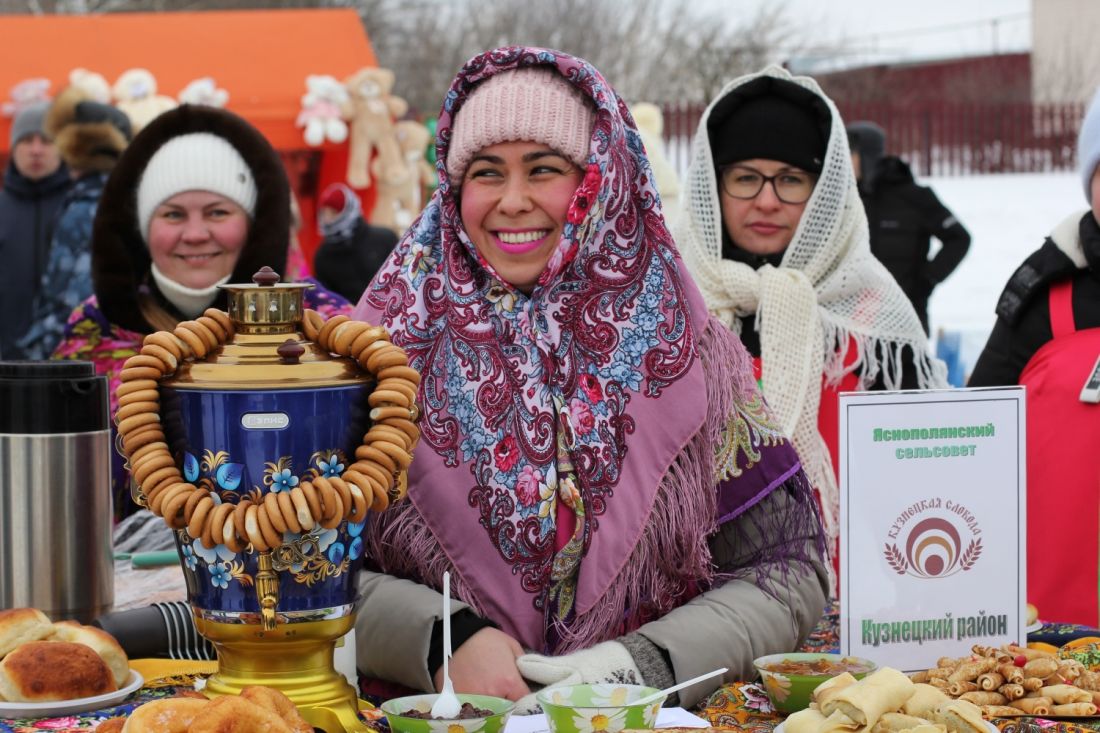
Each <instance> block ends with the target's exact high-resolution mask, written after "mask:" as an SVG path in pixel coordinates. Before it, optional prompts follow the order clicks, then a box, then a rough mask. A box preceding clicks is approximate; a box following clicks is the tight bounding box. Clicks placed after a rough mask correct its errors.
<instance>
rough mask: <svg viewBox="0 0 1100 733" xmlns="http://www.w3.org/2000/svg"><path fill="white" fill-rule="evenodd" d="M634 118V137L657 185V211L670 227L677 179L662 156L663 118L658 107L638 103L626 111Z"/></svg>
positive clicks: (677, 191)
mask: <svg viewBox="0 0 1100 733" xmlns="http://www.w3.org/2000/svg"><path fill="white" fill-rule="evenodd" d="M630 113H631V114H632V115H633V116H634V123H635V124H636V125H637V126H638V134H639V135H641V137H642V144H643V145H645V153H646V157H648V158H649V165H650V167H651V168H652V169H653V182H654V183H655V184H656V185H657V193H658V194H660V196H661V209H662V211H663V212H664V215H665V219H666V220H667V221H668V222H669V224H670V225H671V223H672V221H673V219H674V217H675V216H676V215H677V214H678V213H679V211H680V177H679V176H678V175H677V174H676V169H675V168H673V167H672V164H671V163H669V161H668V158H666V157H665V152H664V150H665V146H664V138H663V137H662V132H663V131H664V126H665V119H664V115H663V114H662V113H661V108H660V107H658V106H657V105H655V104H650V103H649V102H638V103H637V104H635V105H633V106H632V107H631V108H630Z"/></svg>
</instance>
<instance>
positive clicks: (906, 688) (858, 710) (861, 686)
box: [821, 667, 913, 728]
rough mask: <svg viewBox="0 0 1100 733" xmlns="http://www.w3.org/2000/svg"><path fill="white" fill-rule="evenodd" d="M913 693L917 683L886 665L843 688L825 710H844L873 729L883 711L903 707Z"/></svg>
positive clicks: (830, 712)
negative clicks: (914, 685) (914, 683)
mask: <svg viewBox="0 0 1100 733" xmlns="http://www.w3.org/2000/svg"><path fill="white" fill-rule="evenodd" d="M912 694H913V682H912V680H910V679H909V678H908V677H906V676H905V675H904V674H902V673H901V672H899V671H898V670H896V669H892V668H891V667H883V668H882V669H879V670H876V671H875V672H872V673H871V674H869V675H867V676H866V677H864V678H863V679H862V680H860V681H859V682H857V683H856V684H854V685H849V686H848V687H845V688H844V689H843V690H841V691H840V693H839V694H837V695H836V697H834V698H833V699H832V700H830V701H829V702H828V704H825V705H822V706H821V712H822V713H824V714H826V715H832V714H833V713H834V712H837V711H839V712H842V713H844V714H845V715H847V716H848V717H849V718H851V719H852V720H853V721H855V722H856V723H858V724H859V725H865V726H867V727H868V728H873V727H874V725H875V723H877V722H878V719H879V718H880V717H882V714H883V713H889V712H895V711H897V710H900V709H901V707H902V706H903V705H904V704H905V702H906V701H907V700H908V699H909V697H910V696H911V695H912Z"/></svg>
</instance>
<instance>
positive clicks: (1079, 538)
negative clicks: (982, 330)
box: [969, 91, 1100, 626]
mask: <svg viewBox="0 0 1100 733" xmlns="http://www.w3.org/2000/svg"><path fill="white" fill-rule="evenodd" d="M1077 166H1078V172H1079V175H1080V176H1081V185H1082V188H1083V189H1084V193H1085V200H1086V201H1087V202H1088V204H1089V209H1088V210H1086V211H1080V210H1078V211H1076V212H1074V213H1073V214H1070V215H1069V216H1067V217H1066V218H1065V219H1063V220H1062V221H1061V222H1060V223H1059V224H1058V225H1057V226H1056V227H1054V229H1053V231H1051V233H1050V235H1049V236H1048V237H1047V239H1046V241H1045V242H1044V243H1043V246H1042V247H1040V248H1039V249H1038V250H1036V251H1035V252H1034V253H1033V254H1032V255H1030V256H1029V257H1028V258H1027V259H1026V260H1025V261H1024V263H1023V264H1022V265H1020V267H1019V268H1018V269H1017V270H1016V272H1015V273H1013V274H1012V277H1010V278H1009V280H1008V284H1007V285H1006V286H1005V289H1004V292H1003V293H1002V294H1001V297H1000V300H999V301H998V302H997V323H996V324H995V325H994V326H993V332H992V333H991V334H990V335H989V341H988V342H987V343H986V345H985V348H984V349H983V350H982V353H981V356H980V357H978V363H977V364H975V366H974V371H973V373H972V374H971V375H970V382H969V384H970V386H972V387H988V386H994V385H1004V384H1022V385H1025V386H1026V387H1027V527H1028V545H1027V596H1028V601H1029V602H1030V603H1032V604H1034V605H1035V606H1036V607H1038V609H1039V613H1041V614H1042V617H1043V618H1051V619H1058V620H1059V621H1070V622H1073V623H1079V624H1084V625H1088V626H1096V625H1097V624H1098V623H1100V607H1098V600H1097V593H1096V587H1097V580H1098V578H1100V564H1098V558H1100V502H1098V500H1097V493H1096V488H1097V485H1098V484H1100V451H1097V449H1096V448H1097V446H1098V445H1100V404H1097V401H1098V399H1100V395H1098V394H1097V389H1096V388H1097V383H1098V381H1100V380H1098V379H1097V375H1096V365H1097V356H1098V355H1100V223H1098V222H1100V91H1098V92H1097V94H1096V96H1094V97H1093V99H1092V103H1091V104H1090V105H1089V108H1088V112H1087V113H1086V115H1085V119H1084V122H1083V123H1082V125H1081V132H1080V135H1079V137H1078V139H1077ZM1089 387H1091V389H1087V388H1089ZM1051 531H1057V532H1058V535H1059V536H1060V537H1065V538H1072V540H1068V539H1067V540H1063V541H1056V542H1050V541H1049V540H1047V537H1049V536H1050V533H1051Z"/></svg>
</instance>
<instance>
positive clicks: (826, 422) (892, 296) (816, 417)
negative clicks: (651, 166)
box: [676, 67, 947, 568]
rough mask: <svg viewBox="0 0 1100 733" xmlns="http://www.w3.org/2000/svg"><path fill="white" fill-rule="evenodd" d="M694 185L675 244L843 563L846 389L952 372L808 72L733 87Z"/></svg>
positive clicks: (701, 145)
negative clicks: (874, 228)
mask: <svg viewBox="0 0 1100 733" xmlns="http://www.w3.org/2000/svg"><path fill="white" fill-rule="evenodd" d="M686 191H687V195H686V197H685V198H684V213H683V216H682V218H681V219H680V222H679V224H680V228H679V232H678V236H677V238H676V240H677V243H678V245H679V246H680V248H681V251H682V253H683V256H684V260H685V262H686V263H687V265H688V268H689V269H690V270H691V273H692V274H693V275H694V276H695V280H696V282H697V283H698V285H699V288H700V289H701V290H702V292H703V297H704V299H705V300H706V302H707V306H708V307H709V308H710V310H711V312H712V313H714V314H715V315H716V316H718V317H719V319H721V320H722V321H723V322H725V323H726V325H728V326H729V327H730V328H731V329H733V330H734V331H735V332H737V333H738V334H739V335H740V337H741V341H742V342H743V343H744V345H745V347H746V348H747V349H748V350H749V353H750V354H751V355H752V356H753V360H754V366H755V369H756V377H757V379H758V380H759V381H760V384H761V387H762V389H763V391H764V395H765V397H766V398H767V399H768V401H769V403H770V404H771V406H772V408H773V410H774V411H775V412H776V414H777V417H778V418H779V420H780V424H781V426H782V428H783V429H784V430H785V431H786V433H787V434H788V435H790V436H791V438H792V440H793V442H794V445H795V447H796V448H797V449H798V453H799V455H800V456H801V458H802V463H803V466H804V468H805V469H806V473H807V475H808V476H809V477H810V479H811V481H812V482H813V484H814V487H815V489H816V491H817V493H818V499H819V501H820V503H821V509H822V517H823V519H824V523H825V529H826V532H827V533H828V535H829V544H830V547H831V548H832V549H833V551H834V568H839V561H838V559H837V558H836V557H835V555H836V547H837V545H836V541H837V536H838V523H839V521H838V520H839V513H840V502H839V495H838V492H837V479H838V473H839V464H838V462H837V443H838V432H839V416H838V412H837V395H838V394H839V393H840V392H846V391H855V390H864V389H915V388H930V387H946V386H947V381H946V369H945V368H944V366H943V364H942V362H939V361H937V360H935V359H934V358H933V357H932V356H931V354H930V353H929V350H928V342H927V338H926V336H925V334H924V330H923V329H922V328H921V324H920V320H919V319H918V318H917V314H916V312H915V311H914V310H913V307H912V305H910V303H909V301H908V299H907V298H906V297H905V294H904V293H903V292H902V291H901V289H900V288H899V287H898V285H897V283H896V282H895V281H894V279H893V277H891V275H890V274H889V273H888V272H887V271H886V269H885V268H884V267H883V266H882V265H881V264H880V263H879V262H878V260H876V259H875V258H874V257H873V256H872V255H871V251H870V246H869V240H868V232H867V217H866V215H865V214H864V211H863V205H862V204H861V203H860V199H859V192H858V190H857V189H856V181H855V176H854V174H853V172H852V164H851V158H850V155H849V152H848V139H847V136H846V134H845V130H844V123H843V121H842V120H841V117H840V113H839V112H837V109H836V106H835V105H834V104H833V102H832V100H830V99H829V98H828V97H827V96H825V94H824V93H823V92H822V91H821V88H820V87H818V85H817V83H816V82H815V81H814V80H813V79H810V78H809V77H793V76H791V75H790V74H789V73H788V72H787V71H785V70H784V69H781V68H778V67H770V68H768V69H765V70H764V71H762V72H760V73H757V74H752V75H749V76H744V77H741V78H739V79H736V80H734V81H733V82H730V84H729V85H727V86H726V88H725V89H724V90H722V92H721V93H720V94H719V95H718V97H717V98H715V99H714V100H713V101H712V102H711V104H710V105H709V106H708V107H707V109H706V110H705V111H704V112H703V116H702V119H701V120H700V121H699V128H698V132H697V134H696V136H695V141H694V144H693V156H692V162H691V165H690V166H689V168H688V175H687V182H686Z"/></svg>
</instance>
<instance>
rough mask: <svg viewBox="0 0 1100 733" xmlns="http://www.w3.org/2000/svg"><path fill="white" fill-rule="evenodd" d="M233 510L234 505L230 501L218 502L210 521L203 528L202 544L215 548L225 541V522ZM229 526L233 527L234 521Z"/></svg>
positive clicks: (209, 548) (207, 547) (210, 548)
mask: <svg viewBox="0 0 1100 733" xmlns="http://www.w3.org/2000/svg"><path fill="white" fill-rule="evenodd" d="M232 512H233V505H232V504H230V503H229V502H224V503H222V504H218V505H217V506H216V507H214V512H213V513H212V514H211V515H210V521H209V522H207V523H206V526H205V527H204V528H203V532H202V537H200V538H199V539H201V540H202V546H203V547H205V548H206V549H208V550H212V549H214V547H215V546H217V545H219V544H224V542H225V539H224V537H225V522H226V520H227V519H229V515H230V514H231V513H232ZM229 526H230V527H232V526H233V523H232V522H230V523H229Z"/></svg>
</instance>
